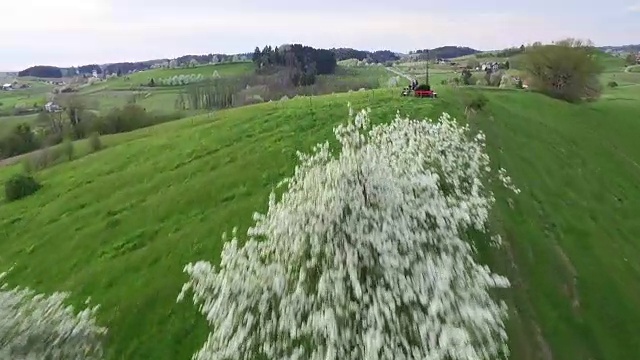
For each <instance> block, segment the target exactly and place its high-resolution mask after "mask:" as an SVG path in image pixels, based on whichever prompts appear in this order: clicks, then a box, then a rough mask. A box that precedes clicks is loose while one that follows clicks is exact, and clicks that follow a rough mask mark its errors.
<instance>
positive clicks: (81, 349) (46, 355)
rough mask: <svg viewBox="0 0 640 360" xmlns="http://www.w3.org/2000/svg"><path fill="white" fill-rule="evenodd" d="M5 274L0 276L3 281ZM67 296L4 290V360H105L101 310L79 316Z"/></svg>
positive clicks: (0, 303)
mask: <svg viewBox="0 0 640 360" xmlns="http://www.w3.org/2000/svg"><path fill="white" fill-rule="evenodd" d="M5 275H6V274H5V273H3V274H0V281H3V278H4V277H5ZM67 297H68V294H66V293H59V292H56V293H53V294H52V295H48V296H47V295H45V294H36V293H35V292H34V291H33V290H31V289H28V288H14V289H9V288H8V287H7V285H6V284H4V282H3V284H2V287H0V359H85V360H93V359H101V358H102V354H103V351H102V344H101V342H102V338H103V336H104V335H105V333H106V329H105V328H102V327H99V326H98V325H97V324H96V322H95V313H96V311H97V310H98V307H97V306H96V307H93V308H87V309H84V310H82V311H80V312H79V313H77V314H76V313H75V311H74V309H73V307H71V306H65V305H64V301H66V300H67Z"/></svg>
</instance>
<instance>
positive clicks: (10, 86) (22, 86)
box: [2, 81, 31, 91]
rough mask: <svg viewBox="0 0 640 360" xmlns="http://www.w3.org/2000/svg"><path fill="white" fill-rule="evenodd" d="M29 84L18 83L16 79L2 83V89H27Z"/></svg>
mask: <svg viewBox="0 0 640 360" xmlns="http://www.w3.org/2000/svg"><path fill="white" fill-rule="evenodd" d="M30 87H31V85H29V84H18V82H17V81H14V82H12V83H6V84H3V85H2V91H11V90H18V89H28V88H30Z"/></svg>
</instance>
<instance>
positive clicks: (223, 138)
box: [0, 69, 640, 360]
mask: <svg viewBox="0 0 640 360" xmlns="http://www.w3.org/2000/svg"><path fill="white" fill-rule="evenodd" d="M380 70H381V71H386V70H385V69H380ZM416 71H418V70H416ZM351 74H353V73H351ZM436 74H437V73H436ZM388 75H390V74H388ZM388 75H387V76H388ZM613 75H615V76H616V77H617V78H618V77H619V78H621V77H622V76H623V75H625V76H626V75H627V74H623V73H622V72H621V71H620V70H618V72H611V76H613ZM628 75H633V74H628ZM343 76H351V75H347V74H343ZM380 76H381V77H382V76H384V75H383V74H382V73H381V74H380ZM434 76H436V75H435V74H434ZM438 76H440V75H438ZM442 76H448V75H447V74H443V75H442ZM607 76H609V75H608V74H605V75H604V76H603V81H605V80H606V77H607ZM625 79H626V78H625ZM627 80H628V81H629V82H628V83H626V82H625V83H624V84H625V85H627V84H628V85H629V86H622V85H623V84H622V83H621V86H620V87H618V88H615V89H607V92H606V93H605V95H604V96H603V99H601V100H600V101H597V102H594V103H588V104H582V105H571V104H566V103H563V102H560V101H557V100H552V99H549V98H546V97H544V96H542V95H539V94H535V93H532V92H526V91H517V90H500V89H474V88H468V89H464V88H457V89H456V88H452V87H448V86H438V88H437V91H438V93H439V95H440V97H439V98H438V99H416V98H401V97H399V96H398V90H397V89H390V90H373V91H364V92H353V93H348V94H336V95H327V96H321V97H313V98H300V99H292V100H287V101H284V102H273V103H265V104H259V105H252V106H247V107H242V108H237V109H230V110H224V111H218V112H216V113H214V114H209V115H202V116H198V117H194V118H187V119H183V120H178V121H174V122H171V123H166V124H162V125H158V126H155V127H152V128H147V129H141V130H137V131H134V132H131V133H127V134H120V135H113V136H109V137H105V143H107V145H108V147H107V148H106V149H105V150H103V151H100V152H98V153H95V154H91V155H87V156H83V157H81V158H79V159H77V160H74V161H71V162H65V163H62V164H60V165H57V166H55V167H53V168H49V169H47V170H44V171H42V172H40V173H38V174H37V178H38V179H39V180H41V181H42V183H43V185H44V187H43V189H42V190H40V191H39V192H38V193H37V194H35V195H33V196H32V197H29V198H26V199H23V200H21V201H18V202H15V203H8V204H2V205H0V219H2V220H1V222H0V234H3V235H4V237H5V239H8V241H7V240H6V241H2V242H0V269H5V268H9V267H10V266H12V265H13V266H14V270H13V271H12V273H11V274H10V276H9V278H8V280H9V282H10V284H20V285H26V286H31V287H33V288H35V289H36V290H38V291H40V292H52V291H55V290H62V291H71V292H72V294H73V299H74V301H76V302H77V303H78V304H79V303H80V302H81V301H82V300H83V299H85V298H86V297H87V296H91V298H92V301H93V302H94V303H99V304H101V306H102V309H101V311H100V313H99V320H100V321H101V323H102V324H104V325H106V326H108V327H109V330H110V335H109V339H108V343H107V357H108V359H187V358H189V357H190V356H191V354H192V353H193V352H194V351H195V350H197V349H198V348H199V347H200V345H201V344H202V343H203V342H204V340H205V337H206V325H205V322H204V319H202V317H201V316H200V315H199V314H198V313H197V309H196V308H195V307H194V306H192V305H191V304H190V303H189V302H186V303H179V304H176V302H175V299H176V297H177V295H178V293H179V292H180V288H181V286H182V284H183V282H184V281H185V280H186V275H184V274H183V273H182V267H183V266H184V265H185V264H186V263H187V262H190V261H195V260H200V259H204V260H210V261H214V262H215V261H216V260H218V259H219V252H220V249H221V246H222V244H221V241H220V235H221V234H222V233H223V232H224V231H230V230H231V228H232V227H234V226H239V228H240V230H241V232H242V231H243V230H246V228H247V227H248V226H249V224H250V223H251V214H252V213H253V212H254V211H263V210H264V209H265V208H266V202H267V197H268V194H269V191H270V190H271V187H272V186H274V185H275V184H276V183H277V182H278V181H279V180H281V179H282V178H283V177H284V176H288V175H290V174H291V173H292V171H293V167H294V166H295V164H296V162H295V152H296V150H302V151H309V150H310V149H311V147H312V146H313V145H314V144H316V143H318V142H323V141H324V140H326V139H332V127H333V126H335V125H337V124H338V123H341V122H343V121H344V120H345V118H346V115H347V107H346V104H347V102H351V103H352V105H353V107H354V108H355V109H360V108H364V107H370V108H371V109H372V114H371V115H372V119H373V120H374V122H383V121H389V120H391V119H392V118H393V116H394V115H395V113H396V111H397V110H399V111H400V112H401V113H402V114H403V115H405V114H406V115H409V116H411V117H414V118H424V117H432V118H434V117H437V116H438V115H439V114H441V113H442V112H443V111H447V112H449V113H450V114H452V115H453V116H455V117H457V118H458V119H459V120H460V121H467V120H465V119H466V117H465V116H464V107H465V105H464V104H465V99H468V98H469V97H472V96H474V94H476V93H477V92H482V93H483V94H484V95H485V96H486V97H487V98H488V99H489V102H488V105H487V110H486V112H484V113H481V114H479V115H477V116H476V117H473V118H471V119H470V120H468V121H469V122H470V124H471V126H472V128H474V129H480V130H482V131H484V132H485V133H486V135H487V145H488V148H487V151H488V153H489V155H490V156H491V159H492V164H493V166H494V167H498V166H501V167H504V168H506V169H507V170H508V171H509V173H510V175H511V177H512V178H513V180H514V183H515V184H516V185H517V186H518V187H519V188H520V189H521V190H522V193H521V194H520V195H518V196H515V197H514V196H513V195H509V194H508V193H507V191H506V190H502V189H501V188H496V189H495V191H496V196H497V199H498V201H497V203H496V205H495V209H494V214H493V223H492V226H493V227H494V228H495V229H496V230H497V231H498V232H499V233H501V234H502V237H503V239H504V240H505V241H506V242H507V244H508V246H507V247H506V248H505V249H503V250H499V251H496V250H489V249H484V248H482V249H481V256H482V259H483V260H484V261H485V262H486V263H488V264H490V265H491V266H492V267H493V268H494V269H495V270H496V271H498V272H500V273H503V274H507V275H508V276H509V278H510V279H511V281H512V283H513V284H514V288H513V289H511V290H509V291H508V292H506V293H505V294H503V295H502V296H504V298H505V299H506V300H507V302H508V303H509V305H510V309H511V317H510V323H509V333H510V342H511V343H510V345H511V348H512V352H513V354H512V357H511V358H512V359H518V360H520V359H523V360H528V359H532V360H533V359H538V358H539V355H540V354H541V353H543V352H545V351H549V352H550V353H551V354H552V355H553V359H560V360H564V359H566V360H575V359H590V358H591V359H632V358H634V356H636V355H637V354H638V353H640V345H638V343H639V342H638V341H637V340H638V338H637V337H636V336H634V334H638V333H640V310H639V309H638V308H637V307H636V306H634V304H638V303H640V286H639V285H638V284H637V279H638V278H639V277H640V266H638V264H637V261H635V259H637V258H638V257H640V245H638V242H637V241H638V240H637V234H638V233H640V220H639V219H638V217H637V216H636V215H637V213H638V212H639V211H640V188H638V186H637V184H638V183H639V182H640V167H639V166H638V164H640V148H638V147H637V144H636V143H637V134H638V133H639V132H640V123H639V122H638V121H637V114H638V113H640V87H637V86H632V85H633V84H634V82H633V81H636V79H635V78H628V79H627ZM637 83H638V82H636V83H635V84H637ZM107 93H108V92H106V93H105V94H107ZM114 93H115V91H114ZM96 96H97V97H99V95H96ZM154 96H156V94H154V95H152V96H151V97H150V98H149V101H155V100H151V99H152V98H154ZM167 96H168V95H167ZM97 101H101V99H99V98H98V99H97ZM102 101H104V102H105V103H106V102H107V100H104V99H102ZM108 101H112V100H108ZM113 101H115V100H113ZM85 142H86V141H83V142H78V143H77V146H78V148H80V149H81V148H83V147H84V146H86V144H85ZM80 152H81V153H82V152H83V151H82V150H81V151H80ZM19 171H21V167H20V165H15V166H9V167H4V168H0V180H4V179H6V178H7V177H8V176H9V175H11V174H13V173H15V172H19ZM514 264H515V267H514ZM53 268H55V269H56V271H55V272H53V271H51V269H53ZM619 333H623V334H629V336H619V335H618V334H619ZM547 349H548V350H547Z"/></svg>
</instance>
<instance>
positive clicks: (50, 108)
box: [44, 101, 62, 112]
mask: <svg viewBox="0 0 640 360" xmlns="http://www.w3.org/2000/svg"><path fill="white" fill-rule="evenodd" d="M44 110H45V111H46V112H58V111H61V110H62V108H61V107H60V105H58V104H56V103H54V102H53V101H49V102H48V103H46V104H44Z"/></svg>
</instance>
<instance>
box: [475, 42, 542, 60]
mask: <svg viewBox="0 0 640 360" xmlns="http://www.w3.org/2000/svg"><path fill="white" fill-rule="evenodd" d="M532 46H539V44H538V43H536V44H533V45H532ZM525 51H526V47H525V46H524V44H523V45H520V47H511V48H507V49H504V50H499V51H490V52H484V53H479V54H476V57H477V58H478V59H482V58H490V57H497V58H508V57H512V56H515V55H520V54H522V53H524V52H525Z"/></svg>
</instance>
